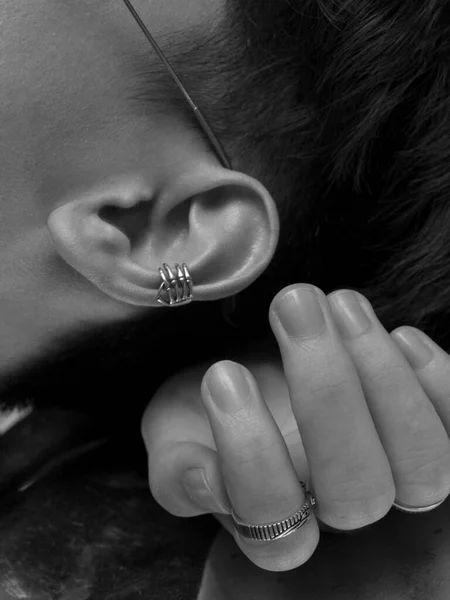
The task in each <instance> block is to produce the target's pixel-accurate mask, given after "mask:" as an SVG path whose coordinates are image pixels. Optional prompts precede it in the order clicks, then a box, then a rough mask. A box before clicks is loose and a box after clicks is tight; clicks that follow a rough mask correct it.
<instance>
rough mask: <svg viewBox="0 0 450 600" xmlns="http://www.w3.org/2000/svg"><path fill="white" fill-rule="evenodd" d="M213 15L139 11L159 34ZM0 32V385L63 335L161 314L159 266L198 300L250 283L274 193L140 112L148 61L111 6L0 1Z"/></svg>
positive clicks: (257, 270)
mask: <svg viewBox="0 0 450 600" xmlns="http://www.w3.org/2000/svg"><path fill="white" fill-rule="evenodd" d="M224 6H225V3H224V2H223V0H213V1H211V0H192V1H190V2H189V3H186V2H184V0H170V1H168V0H152V2H140V3H137V4H136V8H137V9H138V10H139V12H140V14H141V17H142V19H143V20H144V21H145V22H146V23H147V25H148V26H149V27H150V28H151V30H152V32H153V33H154V35H155V36H156V37H158V36H160V37H161V38H163V36H164V35H166V34H176V32H178V31H181V30H183V29H184V28H186V27H192V26H193V27H202V26H203V25H204V24H205V23H206V24H208V26H211V24H217V23H219V22H220V18H221V16H222V12H223V8H224ZM0 24H1V25H0V29H1V35H0V56H1V57H2V64H1V69H0V89H1V90H2V93H1V95H0V131H1V132H2V135H1V138H0V164H1V165H2V168H1V171H0V190H1V191H0V201H1V212H0V315H1V319H0V380H1V378H2V376H4V374H5V373H10V372H13V371H14V370H15V369H16V368H20V366H21V365H22V364H25V363H26V364H28V365H29V364H30V363H32V362H36V363H37V364H39V360H40V358H41V357H42V356H44V355H45V354H46V352H47V351H48V350H49V349H50V348H51V347H52V344H53V343H54V342H55V340H56V339H58V340H60V339H64V337H65V336H68V335H69V334H76V333H77V332H78V331H80V330H86V328H88V329H89V328H94V327H98V326H102V325H103V324H108V323H112V322H119V321H126V320H128V319H132V318H134V317H136V316H137V315H140V314H142V313H143V311H144V310H145V311H146V313H147V316H148V318H149V319H155V320H156V319H158V320H159V319H160V318H162V317H163V316H164V314H165V312H166V311H164V310H162V309H161V308H160V307H159V305H158V304H157V302H156V294H157V291H158V288H159V285H160V282H161V280H160V277H159V274H158V268H159V267H160V266H162V263H163V262H168V263H169V264H170V265H171V266H173V265H174V264H175V263H176V262H183V261H184V262H186V263H188V265H189V267H190V270H191V274H192V276H193V277H194V278H195V282H196V285H197V289H196V295H197V299H198V300H205V301H207V300H216V299H220V298H225V297H227V296H229V295H232V294H234V293H236V292H237V291H240V290H242V289H244V288H245V287H247V286H248V285H249V284H250V283H251V282H252V281H254V280H255V279H256V278H257V277H258V276H259V275H260V274H261V273H262V271H263V270H264V269H265V268H266V266H267V265H268V263H269V262H270V260H271V258H272V256H273V253H274V251H275V248H276V244H277V240H278V215H277V211H276V207H275V205H274V203H273V200H272V198H271V197H270V195H269V193H268V192H267V190H266V189H265V188H263V186H262V185H261V184H259V183H258V182H257V181H256V180H254V179H252V178H251V177H248V176H246V175H244V174H242V173H239V172H236V171H227V170H225V169H223V168H222V167H221V166H220V164H219V162H218V160H217V158H216V156H215V155H214V153H213V152H211V150H210V148H209V146H208V144H207V143H206V142H205V140H204V139H203V138H202V136H201V135H199V133H198V131H196V129H195V128H194V127H192V125H191V123H190V122H188V121H187V119H186V116H185V115H184V114H181V112H180V114H178V112H177V111H176V110H175V111H172V112H171V113H170V114H164V113H162V112H161V107H160V106H158V107H156V106H155V107H152V105H151V104H149V106H148V110H147V111H145V112H144V111H142V109H141V110H139V111H138V110H136V107H135V104H134V103H133V101H132V99H131V98H132V95H133V92H134V88H133V82H134V77H135V73H136V71H139V72H142V71H143V70H145V69H147V68H158V67H159V61H158V59H157V57H156V56H155V53H154V52H153V51H152V50H151V47H150V46H149V44H148V42H147V40H146V39H145V37H144V36H143V35H142V32H141V31H140V29H139V28H138V27H137V25H136V23H135V22H134V20H133V19H132V17H131V15H130V14H129V12H128V11H127V9H126V7H125V5H124V4H123V3H122V2H121V1H119V0H118V1H115V2H111V1H109V2H108V1H107V0H102V1H101V2H97V3H92V2H88V1H87V0H81V1H80V2H53V1H52V0H40V1H38V2H36V1H34V0H26V1H25V2H21V3H20V4H19V5H18V4H17V3H16V2H12V1H10V0H3V1H2V2H1V3H0ZM153 109H154V110H153ZM218 193H220V194H221V196H222V198H223V202H222V203H221V206H220V207H217V208H216V209H215V210H214V211H212V210H211V206H215V205H217V202H216V203H215V204H212V202H213V200H214V199H215V197H216V195H217V194H218ZM188 203H189V207H190V208H189V210H188V211H184V213H183V214H184V216H180V214H181V212H183V211H180V210H179V209H180V208H181V207H183V206H184V205H186V206H187V205H188ZM186 215H188V216H186ZM188 218H189V221H187V219H188ZM250 223H251V224H252V227H251V230H250V232H249V233H248V234H246V235H244V234H243V231H244V230H245V231H246V232H247V231H248V230H249V224H250ZM230 248H233V249H234V253H231V252H230ZM218 265H220V269H218Z"/></svg>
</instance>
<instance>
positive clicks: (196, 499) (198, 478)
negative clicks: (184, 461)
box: [182, 468, 228, 514]
mask: <svg viewBox="0 0 450 600" xmlns="http://www.w3.org/2000/svg"><path fill="white" fill-rule="evenodd" d="M182 482H183V488H184V491H185V492H186V495H187V496H188V498H189V500H190V501H191V502H192V503H193V504H194V505H195V506H197V507H198V508H200V509H202V510H204V511H206V512H210V513H224V514H226V513H227V512H228V511H227V509H226V507H225V505H224V504H222V503H221V502H220V501H219V500H217V499H216V498H215V497H214V494H213V492H212V490H211V486H210V485H209V483H208V479H207V478H206V474H205V471H204V469H200V468H196V469H189V470H188V471H186V473H185V474H184V476H183V481H182Z"/></svg>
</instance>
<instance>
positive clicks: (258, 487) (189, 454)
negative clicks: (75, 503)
mask: <svg viewBox="0 0 450 600" xmlns="http://www.w3.org/2000/svg"><path fill="white" fill-rule="evenodd" d="M204 372H205V369H204V368H203V370H202V369H198V370H197V371H196V372H195V373H194V372H193V373H189V372H187V373H186V372H185V373H181V374H180V376H178V377H177V378H175V379H173V380H172V381H170V382H169V383H168V384H165V385H164V386H162V388H160V389H159V390H158V392H157V393H156V395H155V397H154V398H153V399H152V402H151V404H150V405H149V407H148V408H147V410H146V412H145V414H144V417H143V420H142V435H143V438H144V441H145V444H146V448H147V452H148V456H149V480H150V488H151V491H152V493H153V495H154V496H155V498H156V500H157V501H158V502H159V503H160V504H161V505H162V506H163V507H164V508H165V509H166V510H168V511H169V512H171V513H172V514H175V515H177V516H194V515H199V514H203V513H205V512H211V513H215V514H216V516H217V518H218V519H219V520H220V521H221V523H222V524H223V525H224V527H225V528H226V529H227V530H228V531H229V532H230V533H231V534H232V535H234V536H235V539H236V541H237V543H238V545H239V546H240V548H241V549H242V550H243V552H244V553H245V554H246V555H247V556H248V558H249V559H250V560H251V561H252V562H254V563H255V564H256V565H258V566H260V567H261V568H264V569H267V570H272V571H284V570H289V569H292V568H295V567H297V566H299V565H301V564H303V563H304V562H306V561H307V560H308V558H309V557H310V556H311V555H312V553H313V552H314V550H315V548H316V546H317V544H318V540H319V531H318V526H317V522H316V519H315V517H314V514H312V515H311V517H310V519H309V520H308V521H307V522H306V524H305V525H303V526H302V527H301V528H300V529H298V530H297V531H295V532H294V533H292V534H290V535H289V536H287V537H285V538H282V539H279V540H272V541H270V542H261V541H254V540H249V539H247V538H244V537H242V536H241V535H239V534H238V533H237V532H236V530H235V528H234V525H233V522H232V519H231V517H230V516H229V515H230V513H231V509H232V508H233V510H234V512H235V514H236V516H237V517H238V518H239V519H241V520H242V521H244V522H248V523H249V524H269V523H273V522H277V521H280V520H283V519H285V518H288V517H290V516H292V515H293V514H294V513H296V512H297V511H298V510H299V509H300V508H301V507H302V506H303V505H304V503H305V496H304V493H303V491H302V488H301V486H300V483H299V476H298V475H297V473H296V471H295V468H294V466H293V463H292V460H291V458H290V456H289V452H288V450H287V447H286V444H285V442H284V440H283V436H282V434H281V433H280V430H279V428H278V426H277V425H276V423H275V420H274V418H273V416H272V413H271V412H270V410H269V409H268V407H267V405H266V404H265V402H264V401H263V399H262V397H261V395H260V392H259V389H258V386H257V384H256V381H255V379H254V378H253V376H252V375H251V374H250V372H249V371H248V370H247V369H245V368H244V367H241V366H240V365H237V364H236V363H231V362H223V363H218V364H216V365H214V366H213V367H212V368H210V369H209V370H208V372H207V373H206V375H205V377H204V379H203V384H202V385H201V382H202V377H201V375H200V373H204ZM200 388H201V389H202V397H201V396H200V393H199V391H200ZM303 464H304V461H303ZM300 476H301V477H302V479H303V480H305V479H306V476H305V475H304V474H303V473H301V474H300Z"/></svg>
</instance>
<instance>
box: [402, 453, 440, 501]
mask: <svg viewBox="0 0 450 600" xmlns="http://www.w3.org/2000/svg"><path fill="white" fill-rule="evenodd" d="M408 462H409V464H408V467H409V468H408V472H407V473H406V474H403V475H402V482H401V484H400V485H399V486H398V487H399V494H398V498H397V499H398V500H400V501H404V502H406V503H407V504H411V505H417V506H420V505H426V504H429V503H433V502H438V501H439V500H442V499H443V498H446V497H447V496H448V495H449V494H450V447H447V448H446V450H445V452H443V453H442V454H441V455H440V456H438V457H431V458H423V456H422V457H421V458H420V459H418V458H416V459H415V460H413V461H412V462H413V464H411V460H409V461H408Z"/></svg>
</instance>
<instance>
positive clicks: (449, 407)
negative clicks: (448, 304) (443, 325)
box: [391, 327, 450, 435]
mask: <svg viewBox="0 0 450 600" xmlns="http://www.w3.org/2000/svg"><path fill="white" fill-rule="evenodd" d="M391 337H392V339H393V340H394V341H395V343H396V344H397V345H398V346H399V347H400V349H401V350H402V352H403V354H404V355H405V356H406V358H407V359H408V361H409V363H410V365H411V368H412V369H413V370H414V372H415V375H416V377H417V379H418V381H419V382H420V384H421V386H422V388H423V390H424V392H425V393H426V395H427V396H428V398H429V399H430V401H431V402H432V403H433V405H434V407H435V409H436V412H437V413H438V414H439V417H440V418H441V421H442V423H443V424H444V427H445V428H446V430H447V433H448V434H449V435H450V356H449V355H448V353H447V352H445V351H444V350H443V349H442V348H441V347H440V346H438V344H436V343H435V342H434V341H433V340H432V339H431V338H430V337H429V336H427V335H426V334H425V333H423V331H420V329H416V328H415V327H400V328H398V329H396V330H395V331H393V332H392V333H391Z"/></svg>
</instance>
